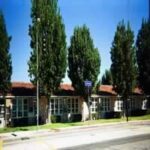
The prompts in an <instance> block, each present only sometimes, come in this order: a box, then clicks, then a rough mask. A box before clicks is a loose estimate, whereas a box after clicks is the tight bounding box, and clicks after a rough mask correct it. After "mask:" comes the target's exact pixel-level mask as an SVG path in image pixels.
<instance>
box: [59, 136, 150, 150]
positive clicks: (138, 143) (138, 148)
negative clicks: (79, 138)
mask: <svg viewBox="0 0 150 150" xmlns="http://www.w3.org/2000/svg"><path fill="white" fill-rule="evenodd" d="M60 150H150V134H144V135H138V136H132V137H126V138H121V139H115V140H109V141H105V142H99V143H93V144H86V145H80V146H74V147H69V148H64V149H60Z"/></svg>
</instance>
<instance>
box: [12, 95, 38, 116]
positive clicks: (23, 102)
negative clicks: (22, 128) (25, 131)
mask: <svg viewBox="0 0 150 150" xmlns="http://www.w3.org/2000/svg"><path fill="white" fill-rule="evenodd" d="M28 113H32V114H30V116H34V115H35V114H36V103H35V99H33V98H31V97H28V98H24V97H16V98H15V99H13V106H12V118H23V117H28Z"/></svg>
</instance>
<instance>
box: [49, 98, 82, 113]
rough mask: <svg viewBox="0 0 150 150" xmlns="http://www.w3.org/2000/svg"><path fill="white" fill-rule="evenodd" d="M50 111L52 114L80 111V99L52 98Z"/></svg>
mask: <svg viewBox="0 0 150 150" xmlns="http://www.w3.org/2000/svg"><path fill="white" fill-rule="evenodd" d="M50 113H51V114H52V115H61V114H63V113H79V99H78V98H76V97H69V98H68V97H60V98H57V97H56V98H52V99H51V100H50Z"/></svg>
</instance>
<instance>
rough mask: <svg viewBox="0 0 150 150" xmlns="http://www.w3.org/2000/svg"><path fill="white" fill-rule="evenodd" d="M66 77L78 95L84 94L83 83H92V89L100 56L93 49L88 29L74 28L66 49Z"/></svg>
mask: <svg viewBox="0 0 150 150" xmlns="http://www.w3.org/2000/svg"><path fill="white" fill-rule="evenodd" d="M68 63H69V70H68V75H69V78H70V79H71V81H72V85H73V87H74V88H75V90H76V91H77V92H78V94H81V95H83V94H84V81H85V80H90V81H92V84H93V87H94V86H95V83H96V81H97V77H98V75H99V73H100V56H99V52H98V49H97V48H95V47H94V44H93V40H92V38H91V36H90V31H89V29H88V28H87V27H86V26H85V25H84V26H82V27H76V28H75V29H74V34H73V36H72V37H71V45H70V47H69V48H68Z"/></svg>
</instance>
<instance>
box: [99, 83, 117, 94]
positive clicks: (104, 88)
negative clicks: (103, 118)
mask: <svg viewBox="0 0 150 150" xmlns="http://www.w3.org/2000/svg"><path fill="white" fill-rule="evenodd" d="M99 91H101V92H107V93H109V94H113V95H116V92H115V91H114V90H113V86H112V85H101V86H100V87H99Z"/></svg>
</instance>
